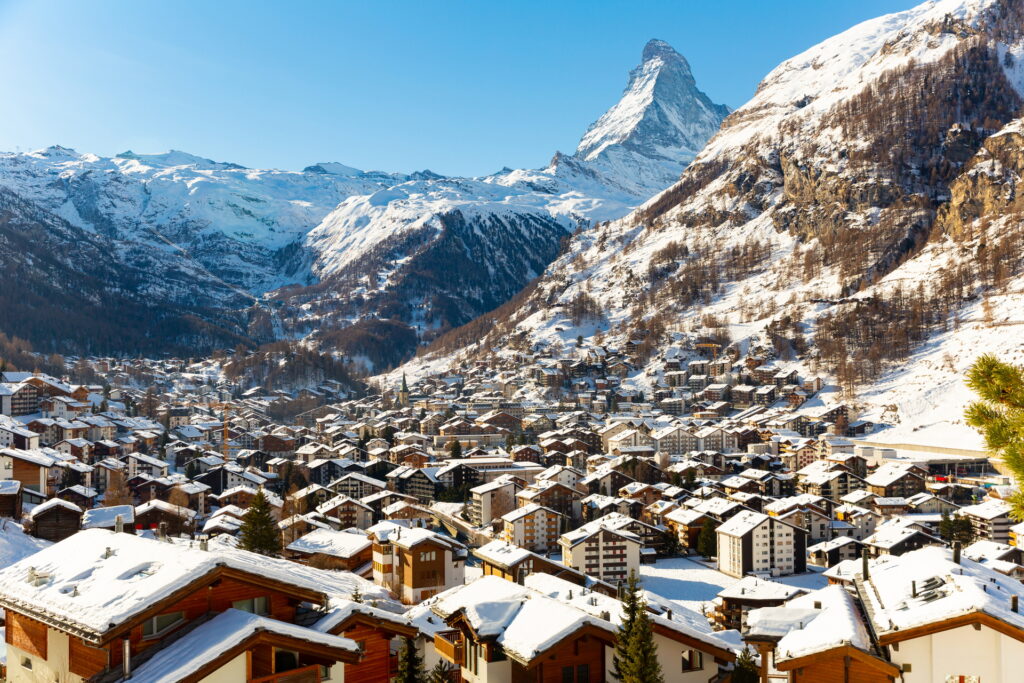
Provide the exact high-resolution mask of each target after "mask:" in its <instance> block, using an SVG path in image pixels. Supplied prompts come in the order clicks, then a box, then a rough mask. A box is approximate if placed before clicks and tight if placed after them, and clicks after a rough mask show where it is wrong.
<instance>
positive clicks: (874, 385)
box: [388, 0, 1024, 448]
mask: <svg viewBox="0 0 1024 683" xmlns="http://www.w3.org/2000/svg"><path fill="white" fill-rule="evenodd" d="M1022 95H1024V5H1022V3H1020V2H1016V1H1014V0H940V1H937V2H926V3H924V4H922V5H920V6H918V7H915V8H913V9H910V10H907V11H904V12H899V13H896V14H891V15H887V16H883V17H880V18H878V19H874V20H870V21H867V22H864V23H862V24H860V25H858V26H855V27H853V28H851V29H849V30H847V31H845V32H843V33H841V34H839V35H837V36H835V37H832V38H830V39H828V40H825V41H824V42H822V43H820V44H818V45H816V46H814V47H812V48H810V49H809V50H807V51H805V52H803V53H801V54H799V55H796V56H795V57H792V58H791V59H788V60H786V61H785V62H783V63H782V64H780V65H779V66H778V67H776V68H775V69H774V70H772V71H771V72H770V73H769V74H768V75H767V76H766V77H765V78H764V79H763V81H762V82H761V84H760V85H759V87H758V88H757V92H756V94H755V95H754V97H753V98H752V99H751V100H750V101H749V102H747V103H746V104H745V105H743V106H742V107H740V108H739V109H737V110H736V111H734V112H732V113H731V114H729V116H728V117H726V119H725V120H724V122H723V123H722V126H721V129H720V130H719V131H718V132H717V133H716V134H715V136H714V137H712V138H711V140H710V141H709V142H708V144H707V145H706V146H705V147H704V148H703V149H702V150H701V152H700V153H699V154H698V155H697V157H696V159H695V160H694V161H693V162H692V163H691V164H690V165H689V166H688V167H687V169H686V170H685V171H684V173H683V175H682V177H681V178H680V179H679V181H678V182H676V183H675V184H674V185H672V186H671V187H670V188H668V189H666V190H665V191H663V192H661V193H659V194H657V195H655V196H654V197H653V198H651V199H650V200H649V201H647V202H646V203H644V205H643V206H641V207H639V208H638V209H636V210H635V211H633V212H631V213H629V214H628V215H626V216H624V217H622V218H620V219H618V220H613V221H610V222H607V223H602V224H600V225H597V226H595V227H593V228H591V229H589V230H584V231H580V232H578V233H576V234H575V235H574V236H573V238H572V240H571V241H570V243H569V244H568V246H567V248H566V249H565V250H564V252H563V254H562V255H561V256H560V257H559V258H558V259H557V260H555V261H554V262H553V263H552V264H551V265H549V266H548V268H547V270H546V271H545V273H544V276H543V277H542V278H541V279H540V280H539V281H537V282H536V283H534V284H533V285H532V286H531V287H530V288H529V289H528V290H526V291H524V292H522V293H521V294H520V295H518V296H517V297H516V300H515V301H514V302H512V303H510V304H508V305H506V306H504V307H502V308H501V309H499V310H498V311H495V312H493V313H492V314H489V315H487V316H484V317H483V318H481V319H479V320H477V321H475V322H474V323H472V324H471V325H469V326H466V327H464V328H463V329H461V330H456V331H453V332H452V333H449V334H447V335H446V336H444V337H442V338H441V339H439V340H437V341H436V342H435V343H434V345H433V347H432V348H431V350H430V352H429V353H427V354H424V355H422V356H421V357H420V358H418V359H417V360H416V361H415V362H414V363H412V364H410V365H408V366H407V367H405V368H403V371H405V372H407V373H409V375H410V376H421V375H425V374H431V373H436V372H439V371H442V370H444V369H447V368H452V367H455V368H459V367H463V368H464V367H466V365H465V364H466V363H467V362H469V361H478V360H480V359H492V361H493V362H496V363H504V364H505V366H506V367H510V365H509V363H510V362H511V359H513V358H522V354H524V353H538V352H539V353H541V354H542V356H546V357H553V358H559V357H578V356H580V355H581V354H584V355H585V354H586V353H587V351H586V350H587V349H593V348H595V347H600V348H602V349H609V348H614V349H617V350H622V349H629V350H631V353H632V359H631V364H630V365H629V366H627V368H626V369H623V370H622V373H623V374H624V375H625V378H624V379H623V386H624V387H626V388H628V389H631V390H632V391H633V392H634V393H636V394H638V395H643V394H644V393H646V394H647V395H652V394H654V395H657V394H658V393H661V392H665V391H672V390H671V388H670V387H669V385H668V383H667V380H668V379H671V378H668V377H667V376H666V375H667V369H671V368H669V366H670V365H671V366H673V367H675V366H678V361H671V360H670V359H672V358H675V357H678V356H680V355H682V356H683V357H684V358H685V357H686V356H687V355H690V356H691V357H696V356H697V355H699V353H698V352H699V351H702V350H704V351H707V348H710V347H697V346H696V344H699V343H710V344H718V345H719V347H718V348H721V349H725V348H727V347H731V348H733V349H735V350H736V352H737V353H738V354H740V355H743V354H747V353H754V354H755V355H757V354H767V355H768V356H770V357H773V358H776V359H778V360H779V362H781V363H782V364H783V365H788V366H790V367H792V368H793V369H794V370H796V371H798V372H799V374H800V375H801V376H813V375H815V374H819V373H820V374H821V375H822V376H825V377H830V378H832V379H833V380H834V381H835V382H836V384H835V391H834V393H832V394H831V395H830V397H829V395H826V396H825V398H823V399H822V398H818V399H816V400H817V401H819V402H821V401H824V403H829V402H830V401H831V402H833V403H834V402H835V401H837V400H840V399H841V397H844V398H846V399H847V400H849V399H851V398H853V397H854V396H856V400H857V402H858V403H857V405H858V407H859V408H860V410H861V412H860V413H859V414H860V415H861V416H862V418H863V419H867V420H869V421H877V422H888V423H893V424H894V426H893V427H892V428H890V429H888V430H886V431H885V432H884V439H888V440H890V441H893V440H895V441H897V442H899V441H913V442H929V443H932V444H933V445H944V444H947V443H949V441H950V440H951V439H954V438H955V439H957V440H961V441H960V443H967V444H969V445H970V446H971V447H975V448H980V447H981V445H982V444H981V441H980V438H979V436H978V435H977V433H976V432H975V431H974V430H973V429H971V428H969V427H967V425H966V424H965V423H964V421H963V417H962V415H963V407H964V405H965V404H966V403H967V402H968V401H969V400H970V398H971V395H972V394H971V392H970V391H969V390H968V389H967V388H966V386H964V383H963V376H964V373H965V372H966V370H967V367H968V366H969V365H970V363H971V362H973V360H974V359H975V358H976V357H977V355H978V354H980V353H983V352H991V353H995V354H997V355H998V356H1000V357H1002V358H1006V359H1007V360H1009V361H1011V362H1020V361H1021V360H1022V359H1024V355H1022V347H1021V339H1022V337H1021V332H1022V330H1024V327H1021V325H1024V316H1022V311H1024V279H1022V277H1021V274H1022V268H1024V222H1022V220H1021V218H1022V215H1021V211H1022V204H1021V199H1020V188H1019V187H1018V183H1019V182H1020V178H1021V174H1022V172H1024V154H1022V150H1024V123H1022V119H1021V118H1019V117H1020V114H1021V104H1022ZM585 141H586V139H585ZM577 349H581V351H577ZM513 365H514V363H513ZM684 367H685V364H684ZM527 379H528V378H527ZM395 380H396V375H394V374H392V375H391V377H390V378H389V379H388V381H389V382H393V381H395ZM716 381H717V380H716ZM524 386H525V387H526V390H529V389H530V387H535V389H536V390H537V392H538V393H543V391H542V390H543V386H539V387H537V386H536V385H535V384H533V383H531V382H529V381H527V382H526V383H525V385H524Z"/></svg>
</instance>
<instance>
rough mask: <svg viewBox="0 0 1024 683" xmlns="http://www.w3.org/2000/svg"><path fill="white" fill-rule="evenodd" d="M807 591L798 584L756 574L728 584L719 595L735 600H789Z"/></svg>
mask: <svg viewBox="0 0 1024 683" xmlns="http://www.w3.org/2000/svg"><path fill="white" fill-rule="evenodd" d="M804 592H805V591H804V590H803V589H801V588H798V587H797V586H787V585H786V584H784V583H779V582H778V581H771V580H768V579H761V578H758V577H756V576H745V577H743V578H742V579H740V580H739V581H737V582H736V583H734V584H732V585H731V586H728V587H727V588H725V589H724V590H722V591H721V592H719V594H718V597H720V598H729V599H735V600H779V601H782V600H789V599H790V598H792V597H794V596H796V595H799V594H800V593H804Z"/></svg>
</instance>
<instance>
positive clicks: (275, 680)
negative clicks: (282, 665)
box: [249, 664, 320, 683]
mask: <svg viewBox="0 0 1024 683" xmlns="http://www.w3.org/2000/svg"><path fill="white" fill-rule="evenodd" d="M249 683H320V667H319V666H318V665H316V664H313V665H312V666H304V667H301V668H299V669H292V670H290V671H282V672H281V673H276V674H272V675H270V676H261V677H260V678H251V679H249Z"/></svg>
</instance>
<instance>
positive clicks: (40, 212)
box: [0, 41, 728, 369]
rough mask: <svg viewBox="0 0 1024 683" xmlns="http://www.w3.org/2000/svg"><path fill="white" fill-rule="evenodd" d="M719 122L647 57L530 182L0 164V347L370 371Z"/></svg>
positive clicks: (507, 173) (146, 158) (161, 163)
mask: <svg viewBox="0 0 1024 683" xmlns="http://www.w3.org/2000/svg"><path fill="white" fill-rule="evenodd" d="M727 113H728V111H727V109H726V108H725V107H723V106H721V105H716V104H713V103H712V102H710V100H708V98H707V96H706V95H704V94H703V93H702V92H701V91H700V90H698V89H697V87H696V83H695V82H694V79H693V76H692V74H691V72H690V69H689V65H688V64H687V62H686V60H685V59H684V58H683V57H682V56H681V55H679V54H678V53H676V52H675V51H674V50H673V49H672V48H671V47H669V46H668V45H667V44H666V43H664V42H661V41H651V42H650V43H648V45H647V46H646V47H645V48H644V51H643V61H642V63H641V64H640V65H639V66H638V67H637V68H636V69H635V70H634V71H633V72H632V73H631V74H630V78H629V83H628V85H627V87H626V90H625V92H624V93H623V95H622V98H621V99H620V101H619V102H618V103H617V104H616V105H615V106H613V107H612V108H611V109H610V110H609V111H608V112H607V113H605V114H604V115H603V116H602V117H601V118H600V119H599V120H598V121H597V122H596V123H594V124H593V125H592V126H591V127H590V128H589V129H588V131H587V133H586V134H585V135H584V137H583V139H582V140H581V142H580V145H579V147H578V149H577V150H576V152H575V154H573V155H571V156H567V155H563V154H560V153H556V154H555V156H554V158H553V159H552V161H551V163H550V164H549V165H548V166H547V167H546V168H543V169H537V170H510V169H503V170H502V171H500V172H498V173H495V174H493V175H490V176H486V177H481V178H447V177H443V176H440V175H438V174H435V173H431V172H430V171H423V172H420V173H413V174H408V175H406V174H394V173H384V172H377V171H360V170H358V169H354V168H351V167H348V166H345V165H343V164H339V163H318V164H314V165H311V166H308V167H306V168H305V169H303V170H302V171H300V172H291V171H277V170H255V169H248V168H244V167H242V166H239V165H237V164H231V163H222V162H216V161H212V160H210V159H205V158H203V157H199V156H194V155H191V154H187V153H185V152H178V151H172V152H168V153H166V154H135V153H132V152H125V153H123V154H119V155H117V156H116V157H113V158H105V157H99V156H96V155H93V154H81V153H78V152H75V151H74V150H71V149H67V148H63V147H59V146H55V147H49V148H47V149H44V150H39V151H36V152H31V153H25V154H3V155H0V267H2V268H3V269H4V272H5V273H18V274H20V276H19V277H18V278H10V277H5V278H4V280H5V282H4V289H5V290H6V291H5V292H4V296H3V297H0V332H4V333H7V334H8V335H12V336H20V337H23V338H27V339H28V340H29V341H31V342H32V343H33V344H34V345H36V347H37V348H39V349H41V350H46V351H63V352H83V353H84V352H109V353H139V352H145V353H161V352H182V351H191V352H198V351H202V350H204V349H207V350H208V349H210V348H212V347H216V346H223V345H234V344H237V343H239V342H248V343H260V342H266V341H272V340H278V339H297V338H309V339H311V340H312V341H318V342H320V343H322V344H324V345H326V346H327V347H328V348H335V347H337V348H338V349H339V350H340V351H342V352H343V353H348V354H350V355H354V356H357V357H359V358H360V359H361V360H362V361H363V362H365V363H366V364H367V365H368V366H369V367H371V368H377V369H379V368H380V367H382V366H387V365H392V364H394V363H396V362H398V361H400V360H402V359H404V358H407V357H408V356H409V355H411V354H412V352H413V351H414V350H415V348H416V346H417V344H418V343H420V341H421V340H429V339H431V338H432V337H433V336H436V335H437V334H439V333H441V332H443V331H445V330H447V329H450V328H451V327H454V326H458V325H461V324H463V323H465V322H467V321H469V320H471V319H473V318H474V317H476V316H477V315H479V314H481V313H484V312H486V311H488V310H491V309H493V308H495V307H497V306H499V305H501V304H502V303H504V302H505V301H507V300H508V299H509V298H510V297H511V296H512V295H514V294H515V293H516V292H518V291H519V290H520V289H522V287H523V286H524V285H526V284H527V283H528V282H529V281H530V280H531V279H532V278H534V277H536V276H537V275H539V274H540V273H542V272H543V271H544V269H545V267H546V266H547V265H548V264H549V263H550V262H551V261H552V260H553V259H554V258H555V257H556V256H557V255H558V253H559V248H560V244H561V243H562V241H563V240H564V238H566V237H567V236H568V235H569V234H571V233H572V232H573V231H576V230H579V229H588V228H589V227H590V226H591V225H592V224H593V223H594V222H596V221H606V220H611V219H615V218H618V217H621V216H622V215H624V214H626V213H627V212H629V211H630V210H631V209H632V208H634V207H636V206H638V205H639V204H640V203H642V202H643V201H644V200H646V199H647V198H648V197H650V196H651V195H653V194H655V193H657V192H658V191H660V190H662V189H664V188H665V187H667V186H668V185H669V184H671V183H672V182H674V181H675V179H676V178H678V176H679V174H680V173H681V172H682V170H683V169H684V168H685V167H686V165H687V164H688V163H689V162H690V161H691V160H692V159H693V158H694V157H695V156H696V154H697V153H698V152H699V150H700V149H701V147H702V146H703V144H704V142H705V141H706V140H707V139H708V138H710V137H711V136H712V135H713V134H714V132H715V131H716V130H717V129H718V126H719V124H720V123H721V120H722V119H723V118H724V117H725V116H726V114H727Z"/></svg>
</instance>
